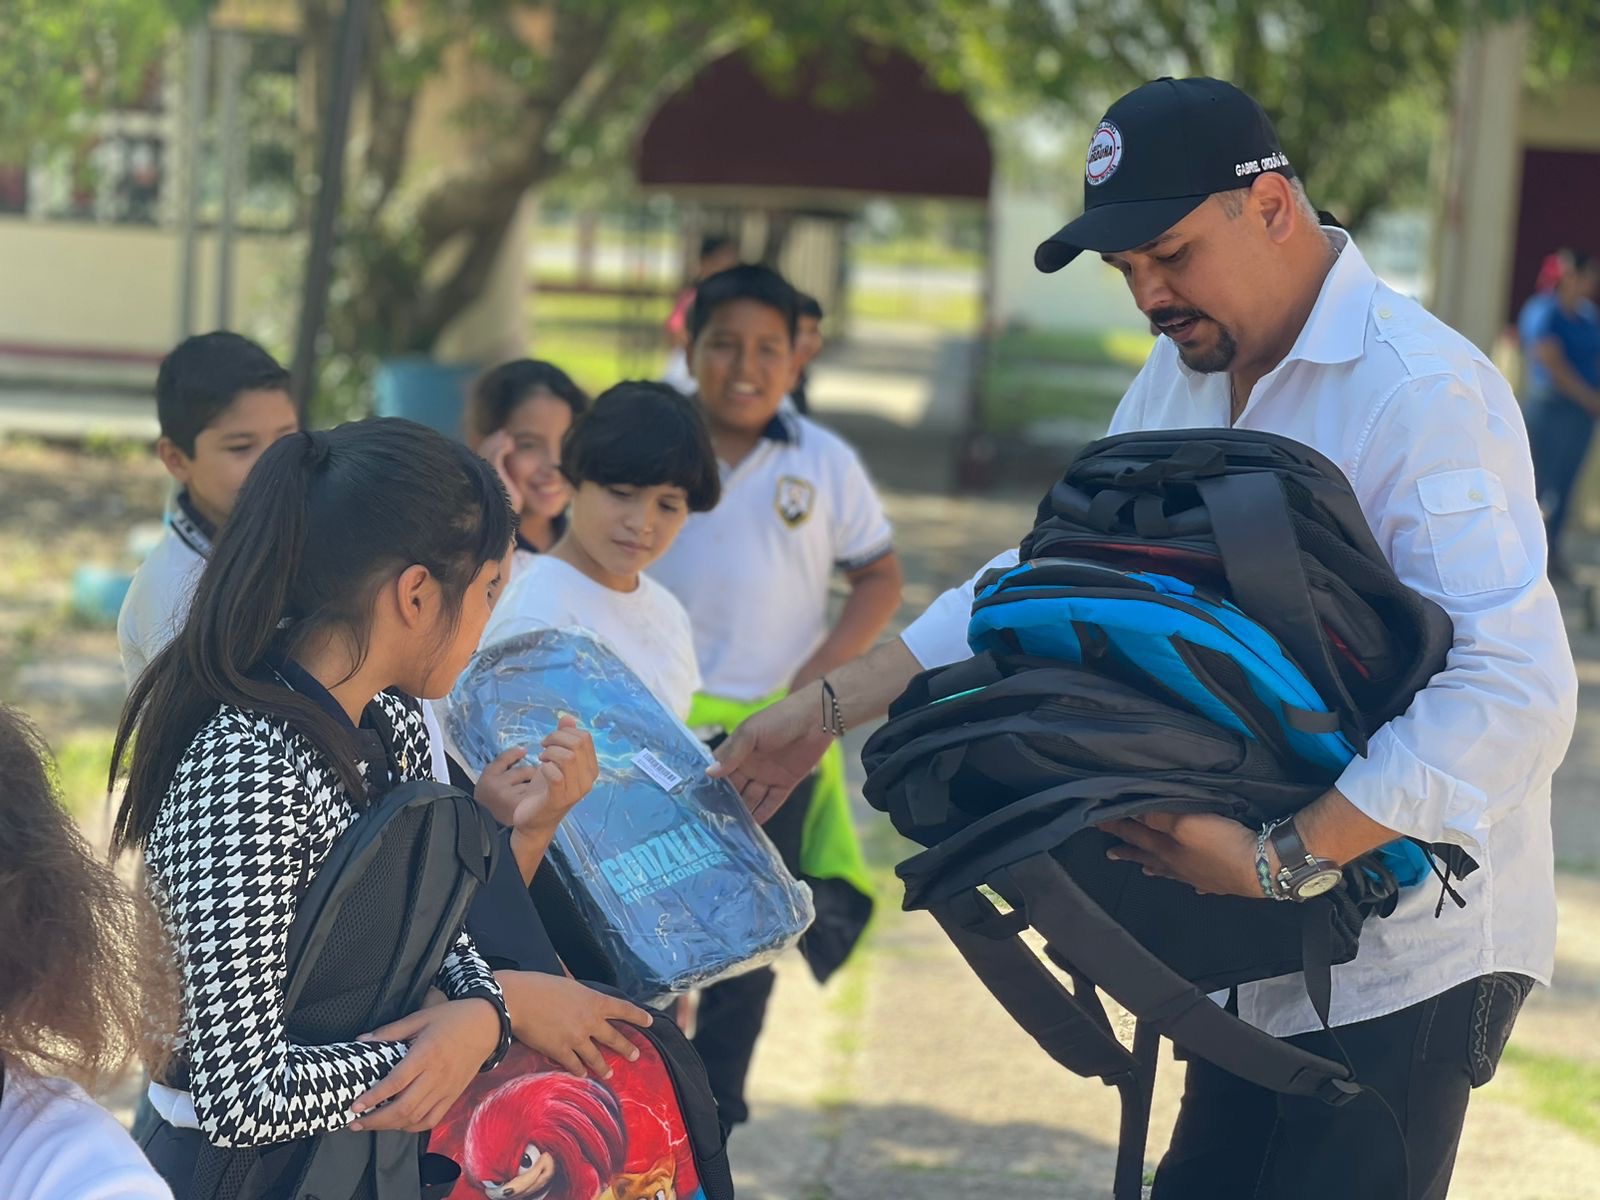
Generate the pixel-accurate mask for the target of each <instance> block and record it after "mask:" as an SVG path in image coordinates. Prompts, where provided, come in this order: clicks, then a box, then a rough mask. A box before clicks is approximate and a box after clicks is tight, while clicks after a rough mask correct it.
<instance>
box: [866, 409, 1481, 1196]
mask: <svg viewBox="0 0 1600 1200" xmlns="http://www.w3.org/2000/svg"><path fill="white" fill-rule="evenodd" d="M1020 559H1021V561H1020V563H1019V565H1017V566H1016V567H1013V568H1009V569H998V570H995V571H992V572H990V573H989V574H988V575H987V576H986V577H985V578H984V579H982V580H980V585H979V587H978V590H977V593H976V599H975V602H974V604H973V610H972V619H971V624H970V626H969V628H968V638H969V642H970V644H971V647H972V650H973V652H974V657H972V658H970V659H968V660H966V661H963V662H959V663H955V664H953V665H950V666H947V667H942V668H938V669H935V670H932V671H928V672H925V673H923V674H922V675H919V676H918V677H917V678H916V679H914V680H913V681H912V683H911V685H910V687H909V688H908V689H907V691H906V692H905V694H904V695H903V696H901V698H900V699H899V700H898V701H896V703H895V704H894V706H893V707H892V708H891V709H890V717H889V720H888V721H887V722H886V723H885V724H884V725H883V726H882V727H881V728H880V729H879V730H878V732H877V733H876V734H875V735H874V736H873V737H872V739H871V740H870V741H869V742H868V744H867V746H866V748H865V750H864V751H863V761H864V762H865V765H866V768H867V782H866V789H865V790H866V796H867V799H868V801H869V802H870V803H871V804H872V805H873V806H874V807H876V808H878V809H880V810H882V811H883V812H886V813H887V814H889V816H890V817H891V819H892V820H893V822H894V825H895V827H896V828H897V829H898V830H899V831H900V832H901V833H902V834H903V835H905V836H906V837H908V838H910V839H911V840H913V841H915V842H917V843H919V844H920V845H922V846H924V847H927V849H926V850H925V851H924V852H923V853H921V854H918V855H917V856H915V857H913V858H911V859H909V860H907V861H906V862H904V863H902V864H901V865H900V867H899V868H898V873H899V875H900V877H901V878H902V880H903V881H904V882H905V885H906V901H905V903H906V907H907V908H926V909H928V910H929V911H930V912H931V913H932V914H933V915H934V917H935V918H936V919H937V920H938V921H939V923H940V925H941V926H942V927H943V928H944V930H945V931H946V933H947V934H948V935H949V936H950V937H951V939H952V940H953V941H954V942H955V944H956V946H957V948H958V949H959V950H960V951H961V953H962V955H963V956H964V957H965V958H966V960H967V961H968V963H969V964H970V965H971V966H972V968H973V969H974V971H975V972H976V973H977V975H978V976H979V977H980V978H981V979H982V980H983V982H984V984H985V985H986V986H987V987H988V988H989V990H990V991H991V992H992V993H993V994H994V995H995V997H996V998H997V999H998V1000H999V1001H1000V1002H1001V1003H1002V1004H1003V1005H1004V1006H1005V1007H1006V1009H1007V1011H1009V1012H1010V1013H1011V1015H1012V1016H1013V1017H1014V1018H1015V1019H1016V1020H1017V1021H1018V1022H1019V1023H1020V1024H1021V1025H1022V1026H1023V1028H1024V1029H1026V1030H1027V1031H1028V1032H1029V1033H1030V1034H1032V1035H1033V1037H1034V1038H1035V1039H1036V1040H1037V1041H1038V1042H1039V1043H1040V1045H1041V1046H1042V1047H1043V1048H1044V1049H1045V1050H1046V1051H1047V1052H1048V1053H1049V1054H1050V1055H1051V1056H1052V1057H1053V1058H1055V1059H1056V1060H1057V1061H1059V1062H1061V1063H1062V1064H1063V1065H1064V1066H1066V1067H1068V1068H1069V1069H1070V1070H1072V1071H1075V1072H1077V1073H1079V1074H1082V1075H1086V1076H1090V1077H1098V1078H1100V1079H1102V1080H1104V1081H1105V1082H1106V1083H1108V1084H1112V1085H1114V1086H1116V1087H1117V1088H1118V1089H1119V1091H1120V1092H1121V1096H1122V1105H1123V1123H1122V1124H1123V1132H1122V1140H1121V1144H1120V1146H1119V1152H1118V1162H1117V1176H1116V1184H1115V1194H1116V1196H1117V1197H1118V1198H1119V1200H1121V1198H1122V1197H1137V1196H1138V1195H1139V1194H1140V1190H1139V1189H1140V1182H1141V1178H1142V1174H1143V1157H1144V1142H1145V1135H1146V1131H1147V1125H1148V1117H1149V1103H1150V1095H1151V1090H1152V1087H1153V1083H1154V1073H1155V1059H1156V1052H1157V1049H1158V1046H1159V1037H1160V1036H1163V1035H1164V1036H1167V1037H1169V1038H1171V1039H1172V1041H1173V1042H1174V1043H1175V1044H1177V1045H1178V1046H1179V1047H1181V1048H1182V1049H1183V1050H1185V1051H1186V1052H1188V1053H1191V1054H1196V1055H1199V1056H1201V1057H1204V1058H1207V1059H1210V1060H1211V1061H1213V1062H1215V1063H1216V1064H1217V1065H1219V1066H1222V1067H1223V1068H1225V1069H1227V1070H1229V1071H1232V1072H1233V1073H1235V1074H1237V1075H1239V1076H1241V1077H1242V1078H1245V1079H1248V1080H1250V1081H1252V1082H1254V1083H1257V1084H1259V1085H1261V1086H1264V1087H1268V1088H1272V1089H1274V1090H1276V1091H1280V1092H1285V1093H1290V1094H1294V1095H1303V1096H1317V1097H1320V1098H1322V1099H1324V1100H1326V1101H1328V1102H1329V1103H1333V1104H1338V1103H1344V1102H1347V1101H1348V1100H1350V1099H1351V1098H1352V1097H1353V1096H1354V1095H1356V1094H1357V1093H1358V1092H1359V1085H1358V1083H1357V1081H1354V1080H1353V1079H1352V1078H1351V1072H1350V1070H1349V1069H1348V1067H1347V1066H1345V1065H1343V1064H1340V1063H1337V1062H1334V1061H1332V1060H1330V1059H1325V1058H1322V1057H1319V1056H1316V1055H1312V1054H1309V1053H1307V1052H1305V1051H1303V1050H1300V1049H1298V1048H1296V1047H1294V1046H1291V1045H1289V1044H1288V1043H1285V1042H1281V1041H1278V1040H1276V1039H1273V1038H1271V1037H1268V1036H1267V1035H1265V1034H1263V1033H1262V1032H1260V1031H1259V1030H1257V1029H1255V1028H1253V1027H1252V1026H1249V1025H1247V1024H1245V1023H1244V1022H1242V1021H1240V1020H1239V1019H1238V1018H1237V1017H1236V1016H1233V1015H1231V1014H1230V1012H1229V1011H1228V1010H1227V1009H1225V1008H1224V1007H1223V1006H1221V1005H1219V1004H1217V1003H1215V1002H1214V1001H1213V1000H1212V999H1210V998H1208V993H1211V992H1216V991H1221V990H1226V989H1229V988H1232V987H1235V986H1237V985H1239V984H1243V983H1248V982H1251V981H1254V980H1260V979H1267V978H1273V977H1277V976H1282V975H1287V974H1291V973H1294V972H1298V971H1304V972H1305V978H1306V986H1307V991H1308V993H1309V995H1310V999H1311V1001H1312V1003H1313V1005H1314V1007H1315V1008H1316V1010H1317V1012H1318V1014H1319V1015H1320V1016H1321V1018H1322V1020H1323V1022H1324V1024H1326V1022H1327V1014H1328V1000H1329V991H1330V987H1331V975H1330V968H1331V966H1332V965H1333V964H1336V963H1340V962H1347V961H1349V960H1350V959H1351V958H1353V957H1354V956H1355V954H1356V951H1357V947H1358V943H1359V938H1360V932H1361V926H1362V924H1363V922H1364V921H1366V920H1367V919H1369V918H1372V917H1381V916H1385V915H1387V914H1388V913H1389V912H1391V911H1392V910H1393V907H1394V905H1395V903H1396V901H1397V899H1398V894H1399V890H1400V889H1401V888H1403V887H1408V886H1415V885H1417V884H1419V883H1421V882H1422V881H1423V879H1424V878H1425V877H1426V876H1427V875H1428V874H1429V873H1430V872H1432V873H1434V874H1437V875H1438V876H1439V878H1440V880H1441V882H1442V887H1443V893H1446V894H1449V895H1451V896H1452V897H1454V896H1455V893H1454V891H1453V889H1452V888H1451V887H1450V878H1451V877H1452V875H1454V876H1460V875H1464V874H1466V873H1467V872H1469V871H1471V870H1472V869H1474V867H1475V865H1476V864H1474V863H1472V861H1471V860H1470V859H1469V858H1467V857H1466V855H1465V854H1463V853H1462V852H1461V851H1460V850H1459V848H1456V847H1446V846H1422V845H1420V844H1418V843H1414V842H1412V841H1409V840H1401V841H1398V842H1396V843H1394V844H1392V845H1390V846H1386V847H1383V848H1382V849H1381V850H1379V851H1377V852H1374V853H1373V854H1370V855H1367V856H1365V857H1364V858H1362V859H1361V860H1358V861H1357V862H1355V863H1351V864H1349V866H1348V867H1347V868H1346V870H1345V872H1344V875H1345V878H1344V882H1343V884H1342V885H1340V886H1338V887H1336V888H1334V889H1333V890H1332V891H1330V892H1329V893H1327V894H1325V895H1324V896H1321V897H1318V898H1317V899H1314V900H1311V901H1308V902H1306V903H1304V904H1290V903H1270V902H1266V901H1264V900H1254V899H1245V898H1242V897H1231V896H1202V895H1198V894H1196V893H1195V892H1194V891H1193V890H1192V889H1191V888H1189V887H1187V886H1186V885H1184V884H1181V883H1178V882H1175V881H1172V880H1169V879H1164V878H1158V877H1151V876H1146V875H1144V874H1143V873H1142V871H1141V870H1140V868H1139V867H1138V866H1137V865H1136V864H1133V863H1128V862H1112V861H1110V860H1108V859H1107V858H1106V850H1107V848H1108V847H1109V846H1110V845H1111V844H1112V839H1111V838H1110V837H1109V836H1108V835H1106V834H1104V833H1102V832H1101V831H1100V830H1099V829H1097V828H1096V826H1097V825H1099V824H1101V823H1103V822H1106V821H1110V820H1114V819H1117V818H1122V817H1132V816H1138V815H1140V814H1146V813H1152V812H1161V813H1185V812H1189V813H1194V812H1209V813H1219V814H1222V815H1225V816H1228V817H1231V818H1233V819H1235V820H1238V821H1240V822H1241V823H1243V824H1245V825H1247V826H1249V827H1250V828H1251V829H1252V830H1255V829H1259V828H1260V827H1261V826H1262V825H1263V824H1265V823H1266V822H1268V821H1273V820H1278V819H1281V818H1284V817H1286V816H1289V815H1290V814H1292V813H1294V812H1296V811H1298V810H1299V809H1301V808H1303V807H1304V806H1306V805H1307V804H1309V803H1311V802H1312V801H1313V800H1315V799H1317V798H1318V797H1319V796H1321V795H1322V794H1323V793H1325V792H1326V791H1327V790H1328V788H1329V787H1330V786H1332V785H1333V784H1334V783H1335V781H1336V780H1337V779H1338V777H1339V775H1340V773H1341V772H1342V770H1343V768H1344V767H1345V766H1346V764H1348V763H1349V762H1350V761H1351V759H1352V758H1353V757H1354V756H1356V755H1358V754H1363V753H1365V750H1366V746H1367V741H1368V739H1369V738H1370V737H1371V736H1372V734H1373V733H1374V732H1375V731H1376V730H1377V729H1378V728H1379V727H1380V726H1382V725H1383V724H1384V723H1385V722H1387V721H1389V720H1391V719H1393V718H1394V717H1396V716H1398V715H1400V714H1401V713H1403V712H1404V711H1405V710H1406V709H1407V708H1408V707H1409V706H1410V703H1411V699H1412V697H1413V696H1414V695H1415V693H1416V692H1417V691H1418V690H1419V689H1420V688H1422V687H1424V686H1425V685H1426V684H1427V682H1428V681H1429V679H1431V678H1432V677H1433V676H1434V675H1435V674H1436V673H1437V672H1438V671H1440V670H1441V669H1442V668H1443V667H1444V663H1445V656H1446V653H1447V651H1448V650H1449V646H1450V642H1451V637H1452V628H1451V623H1450V620H1449V617H1448V616H1447V615H1446V614H1445V612H1444V611H1443V610H1442V609H1440V608H1439V607H1438V606H1437V605H1436V604H1434V603H1433V602H1432V601H1430V600H1428V599H1426V598H1424V597H1422V596H1420V595H1419V594H1417V593H1416V592H1414V591H1412V590H1411V589H1410V588H1408V587H1406V586H1405V585H1404V584H1402V583H1401V582H1400V580H1399V579H1398V578H1397V577H1396V576H1395V574H1394V573H1393V571H1392V570H1391V569H1390V568H1389V566H1388V564H1387V562H1386V561H1385V559H1384V557H1383V554H1382V552H1381V551H1380V549H1379V547H1378V545H1377V543H1376V541H1375V540H1374V539H1373V536H1372V533H1371V531H1370V529H1369V528H1368V526H1367V523H1366V520H1365V518H1364V517H1363V516H1362V513H1361V510H1360V507H1359V506H1358V504H1357V501H1356V498H1355V496H1354V494H1353V493H1352V492H1351V490H1350V486H1349V483H1348V482H1347V480H1346V479H1345V477H1344V475H1343V474H1342V473H1341V472H1340V471H1339V469H1338V468H1337V467H1336V466H1335V465H1334V464H1333V463H1331V462H1329V461H1328V460H1327V459H1326V458H1324V457H1323V456H1322V455H1320V454H1318V453H1317V452H1316V451H1314V450H1312V449H1310V448H1309V447H1306V446H1303V445H1301V444H1299V443H1297V442H1294V441H1292V440H1290V439H1288V438H1283V437H1278V436H1275V435H1271V434H1264V433H1258V432H1253V431H1244V430H1218V429H1201V430H1175V431H1167V432H1158V433H1136V434H1127V435H1123V436H1119V437H1113V438H1108V439H1105V440H1103V441H1100V442H1096V443H1094V444H1092V445H1090V446H1089V447H1087V448H1086V449H1085V450H1084V451H1083V452H1082V453H1081V454H1079V455H1078V457H1077V458H1076V459H1075V460H1074V461H1073V462H1072V464H1071V465H1070V466H1069V467H1068V469H1067V471H1066V474H1065V476H1064V477H1063V478H1062V479H1061V481H1060V482H1059V483H1057V484H1056V485H1055V486H1054V487H1053V488H1052V489H1051V491H1050V492H1049V494H1048V495H1047V496H1046V497H1045V498H1044V500H1043V501H1042V503H1041V504H1040V506H1039V511H1038V517H1037V520H1036V523H1035V525H1034V528H1033V530H1032V531H1031V532H1030V533H1029V534H1028V536H1027V538H1026V539H1025V540H1024V541H1023V543H1022V546H1021V552H1020ZM1456 899H1457V902H1458V903H1459V902H1460V901H1459V897H1456ZM1439 903H1440V905H1441V906H1442V905H1443V903H1444V895H1443V894H1441V896H1440V901H1439ZM1030 927H1031V928H1032V929H1033V930H1034V932H1035V933H1036V934H1037V935H1038V936H1039V937H1042V939H1043V942H1044V948H1045V954H1046V956H1047V957H1048V958H1049V959H1050V960H1051V963H1052V964H1053V966H1054V967H1055V968H1056V969H1057V970H1051V969H1050V967H1047V966H1046V965H1045V963H1044V962H1042V961H1041V960H1040V958H1039V957H1038V956H1037V955H1036V954H1035V953H1034V952H1033V950H1032V949H1030V947H1029V945H1028V944H1027V943H1026V942H1025V941H1024V940H1023V937H1022V934H1023V931H1024V930H1026V929H1029V928H1030ZM1058 971H1059V974H1058ZM1069 984H1070V986H1069ZM1096 987H1099V988H1100V989H1103V990H1104V991H1105V992H1106V993H1108V994H1109V995H1111V996H1112V997H1113V998H1114V999H1115V1000H1117V1002H1118V1003H1120V1004H1121V1005H1122V1006H1123V1007H1124V1008H1126V1009H1127V1010H1128V1011H1130V1012H1131V1013H1132V1014H1133V1015H1134V1017H1135V1018H1136V1020H1137V1022H1138V1023H1137V1026H1136V1033H1135V1037H1134V1039H1133V1045H1132V1048H1131V1049H1129V1048H1126V1047H1124V1046H1123V1044H1122V1042H1121V1041H1120V1040H1119V1039H1118V1038H1117V1036H1116V1034H1115V1031H1114V1030H1113V1028H1112V1025H1111V1022H1110V1021H1109V1019H1108V1018H1107V1016H1106V1014H1105V1011H1104V1009H1103V1007H1102V1006H1101V1004H1100V1001H1099V998H1098V996H1097V995H1096V990H1095V989H1096Z"/></svg>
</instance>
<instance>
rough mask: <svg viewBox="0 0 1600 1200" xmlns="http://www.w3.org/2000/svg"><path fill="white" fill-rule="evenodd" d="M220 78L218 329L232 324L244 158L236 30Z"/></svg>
mask: <svg viewBox="0 0 1600 1200" xmlns="http://www.w3.org/2000/svg"><path fill="white" fill-rule="evenodd" d="M219 37H220V38H221V40H222V56H221V59H220V60H219V62H218V67H217V69H218V74H219V75H220V76H221V79H220V83H221V87H222V101H221V108H222V114H221V117H220V118H219V124H218V127H217V141H218V149H219V150H220V151H221V153H222V217H221V220H220V221H219V222H218V223H217V328H218V329H227V328H228V327H229V326H231V325H232V324H233V240H234V232H235V227H236V225H237V222H238V215H239V185H240V174H241V171H240V168H241V166H242V165H243V162H244V155H243V152H242V147H241V145H240V143H241V142H242V141H243V138H241V137H240V135H239V85H240V82H241V79H242V77H243V75H244V63H245V50H246V48H247V47H246V45H245V40H244V35H243V34H241V33H239V32H238V31H236V30H232V29H229V30H225V31H224V32H223V33H221V34H220V35H219Z"/></svg>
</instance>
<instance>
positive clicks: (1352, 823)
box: [1101, 789, 1401, 899]
mask: <svg viewBox="0 0 1600 1200" xmlns="http://www.w3.org/2000/svg"><path fill="white" fill-rule="evenodd" d="M1294 823H1295V828H1296V829H1297V830H1298V831H1299V833H1300V840H1301V841H1303V842H1304V843H1305V845H1306V849H1307V850H1308V851H1309V852H1310V853H1311V854H1313V855H1314V856H1316V857H1318V858H1331V859H1333V860H1334V861H1335V862H1337V863H1339V864H1340V865H1343V864H1345V863H1348V862H1350V861H1351V860H1352V859H1356V858H1359V857H1360V856H1361V855H1363V854H1365V853H1367V851H1369V850H1376V849H1377V848H1378V847H1379V846H1382V845H1385V844H1386V843H1388V842H1392V841H1394V840H1395V839H1396V838H1397V837H1400V836H1401V835H1400V834H1398V833H1396V832H1395V831H1394V830H1392V829H1390V828H1388V827H1387V826H1384V825H1380V824H1378V823H1377V822H1376V821H1374V820H1373V819H1372V818H1371V817H1369V816H1367V815H1366V814H1365V813H1363V812H1362V811H1361V810H1360V809H1359V808H1357V807H1356V806H1355V805H1353V804H1351V803H1350V801H1348V800H1346V799H1345V798H1344V797H1343V796H1342V795H1340V794H1339V792H1338V790H1337V789H1329V790H1328V791H1327V792H1325V793H1323V794H1322V795H1321V796H1320V797H1318V798H1317V799H1316V800H1314V801H1313V802H1312V803H1310V804H1309V805H1307V806H1306V807H1305V808H1303V809H1301V810H1300V812H1299V813H1297V814H1296V815H1295V819H1294ZM1101 828H1102V829H1104V830H1105V831H1106V832H1107V833H1109V834H1111V835H1112V836H1114V837H1117V838H1119V839H1121V844H1120V845H1118V846H1114V847H1113V848H1112V849H1111V850H1109V851H1107V857H1108V858H1111V859H1114V860H1117V861H1119V862H1134V863H1138V864H1139V865H1140V866H1141V867H1143V868H1144V873H1145V874H1146V875H1159V876H1162V877H1163V878H1167V879H1176V880H1178V881H1179V882H1181V883H1187V884H1188V885H1189V886H1190V887H1192V888H1194V889H1195V891H1197V892H1202V893H1209V894H1213V895H1222V896H1247V897H1249V898H1251V899H1265V897H1263V896H1262V895H1261V883H1260V879H1259V878H1258V876H1257V875H1256V865H1255V863H1256V835H1255V832H1254V831H1252V830H1250V829H1247V828H1246V827H1245V826H1243V825H1241V824H1239V822H1237V821H1234V820H1232V819H1230V818H1228V817H1220V816H1216V815H1215V814H1211V813H1195V814H1188V815H1182V816H1179V815H1174V814H1170V813H1158V814H1151V815H1150V816H1147V817H1141V818H1138V819H1137V820H1124V821H1109V822H1107V823H1106V824H1105V825H1102V826H1101ZM1267 864H1268V866H1269V867H1270V868H1271V869H1272V871H1273V872H1274V873H1276V871H1277V870H1278V867H1279V865H1280V864H1279V862H1278V857H1277V855H1276V854H1274V853H1273V851H1272V847H1271V846H1270V845H1269V846H1268V847H1267Z"/></svg>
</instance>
